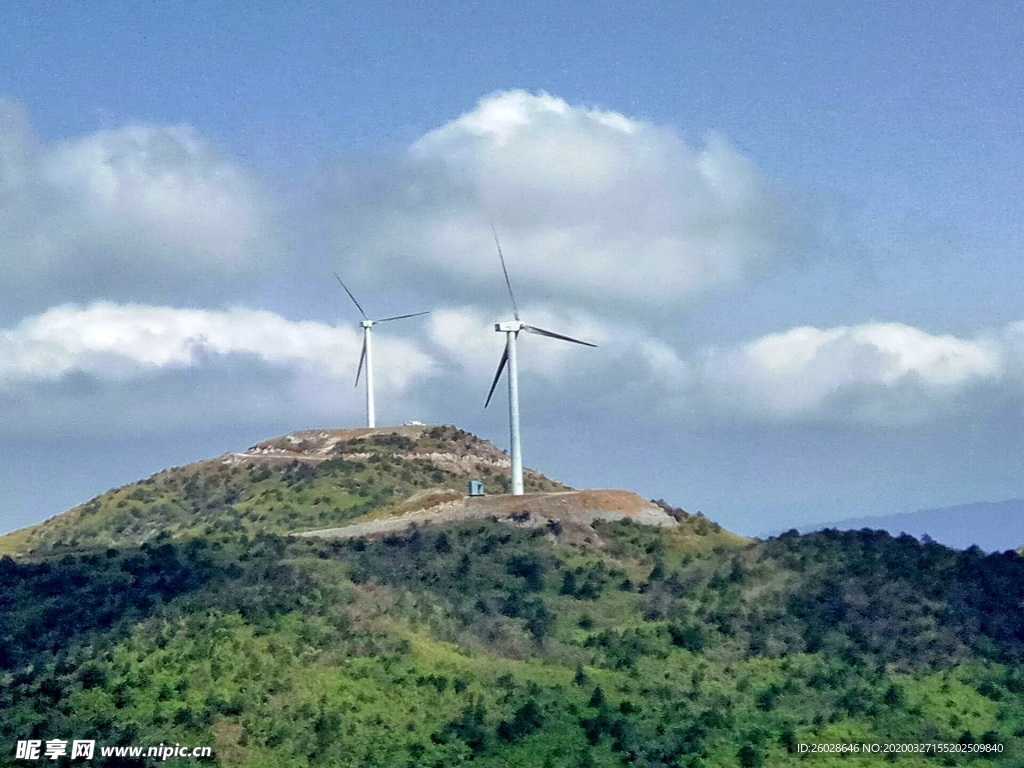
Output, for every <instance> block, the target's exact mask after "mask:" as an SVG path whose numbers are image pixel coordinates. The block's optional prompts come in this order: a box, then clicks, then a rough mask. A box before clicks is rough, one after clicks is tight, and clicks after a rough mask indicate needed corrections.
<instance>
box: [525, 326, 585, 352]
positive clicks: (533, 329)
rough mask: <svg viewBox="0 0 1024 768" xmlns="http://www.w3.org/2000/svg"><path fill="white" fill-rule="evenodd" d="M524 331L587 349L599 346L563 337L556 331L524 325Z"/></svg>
mask: <svg viewBox="0 0 1024 768" xmlns="http://www.w3.org/2000/svg"><path fill="white" fill-rule="evenodd" d="M523 330H524V331H526V332H527V333H535V334H537V335H538V336H547V337H548V338H551V339H561V340H562V341H571V342H572V343H573V344H582V345H583V346H585V347H596V346H597V344H591V343H590V342H589V341H580V340H579V339H574V338H573V337H572V336H563V335H562V334H560V333H555V332H554V331H545V330H544V329H543V328H538V327H536V326H535V325H524V326H523Z"/></svg>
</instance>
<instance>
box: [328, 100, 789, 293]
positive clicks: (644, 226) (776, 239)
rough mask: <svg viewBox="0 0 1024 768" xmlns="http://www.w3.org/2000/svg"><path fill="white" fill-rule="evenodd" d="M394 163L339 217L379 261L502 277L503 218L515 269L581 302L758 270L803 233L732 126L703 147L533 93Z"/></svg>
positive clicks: (474, 114) (689, 286)
mask: <svg viewBox="0 0 1024 768" xmlns="http://www.w3.org/2000/svg"><path fill="white" fill-rule="evenodd" d="M397 175H398V177H399V178H398V180H397V181H396V182H394V187H393V188H392V189H390V190H388V191H387V192H384V193H378V194H374V195H371V196H370V199H366V198H365V197H363V198H362V199H361V202H359V203H354V204H353V205H352V206H351V207H350V213H352V212H355V214H357V216H358V217H362V218H363V219H364V220H365V221H368V222H370V223H369V224H366V223H364V224H362V225H360V224H358V223H356V224H354V223H353V220H354V218H355V217H354V216H348V217H344V219H343V222H344V224H343V226H344V228H345V235H346V236H351V232H352V229H353V226H354V227H356V228H359V227H360V226H362V227H363V229H362V233H361V235H360V237H359V238H355V240H353V241H350V242H352V243H353V244H355V245H358V246H359V248H360V250H361V252H363V253H372V254H373V255H374V256H375V258H376V259H378V260H379V261H378V262H376V263H378V264H380V263H382V264H384V265H386V267H387V268H388V269H389V271H390V270H394V268H395V266H396V264H397V263H398V262H399V261H400V262H401V263H402V264H403V265H404V268H405V269H409V268H410V266H418V267H419V268H423V269H428V270H432V271H434V272H437V273H442V274H446V275H449V276H456V277H459V278H462V279H468V280H470V281H471V282H475V283H480V282H483V281H493V280H494V274H495V265H494V258H495V257H494V252H493V243H492V242H490V241H489V236H490V231H489V226H490V222H494V223H495V224H496V225H497V227H498V231H499V234H500V236H501V239H502V244H503V246H505V247H506V249H507V251H508V252H509V253H510V254H514V269H513V271H514V273H515V275H516V278H517V280H521V281H523V282H524V283H532V284H534V285H535V286H538V287H540V288H541V289H544V290H550V291H559V292H562V293H568V294H571V295H574V296H575V297H577V298H580V297H587V298H594V297H601V296H604V297H612V298H615V299H620V300H627V301H634V302H635V301H643V302H655V303H658V304H670V303H672V302H676V301H678V300H680V299H681V298H685V297H686V296H688V295H691V294H695V293H698V292H702V291H706V290H709V289H713V288H716V287H718V286H723V285H727V284H729V283H733V282H736V281H738V280H741V279H743V278H745V277H747V276H749V275H750V274H752V273H754V272H756V271H757V270H759V269H761V268H762V267H763V266H764V265H765V264H767V263H768V262H770V261H771V260H772V259H774V258H775V257H777V256H779V254H780V253H781V252H782V251H783V250H784V249H785V247H786V245H787V242H788V239H789V237H790V234H791V229H792V226H791V222H790V220H789V216H788V212H787V209H786V206H785V205H784V204H783V202H782V201H781V200H780V198H779V196H778V195H777V194H776V193H775V192H774V191H773V190H772V189H771V186H770V185H769V183H768V182H767V181H766V180H765V178H764V177H763V175H762V174H761V173H760V172H759V171H758V170H757V168H756V167H755V166H754V164H753V163H752V162H751V161H750V160H748V159H747V158H746V157H744V156H743V155H742V154H741V153H740V152H739V151H737V150H736V149H735V148H734V147H732V146H731V145H730V144H729V143H728V142H727V141H726V140H725V139H724V138H722V137H720V136H709V137H708V138H707V139H706V141H705V142H704V144H703V146H702V147H699V148H693V147H691V146H689V145H688V144H687V143H686V142H685V141H684V140H683V139H682V138H681V137H680V136H679V134H678V133H676V132H675V131H674V130H672V129H669V128H664V127H660V126H657V125H653V124H651V123H648V122H644V121H640V120H634V119H631V118H628V117H626V116H624V115H621V114H618V113H615V112H605V111H600V110H596V109H588V108H584V107H578V106H571V105H569V104H568V103H566V102H565V101H563V100H561V99H558V98H555V97H553V96H548V95H545V94H541V95H533V94H530V93H527V92H524V91H508V92H502V93H496V94H492V95H490V96H488V97H486V98H484V99H482V100H481V101H480V102H479V103H478V104H477V106H476V108H475V109H473V110H472V111H470V112H468V113H467V114H464V115H462V116H461V117H459V118H457V119H455V120H453V121H451V122H449V123H447V124H446V125H443V126H441V127H440V128H438V129H436V130H434V131H431V132H430V133H428V134H426V135H425V136H423V137H422V138H421V139H419V140H418V141H417V142H415V143H414V144H413V146H412V147H411V148H410V149H409V152H408V156H407V158H406V163H405V164H404V165H403V166H402V168H401V169H400V170H399V171H398V172H397ZM350 183H352V185H353V188H354V189H355V188H356V187H358V186H359V185H358V184H356V182H355V181H352V180H350ZM358 195H363V196H365V195H366V192H365V190H364V189H362V188H361V187H360V188H359V189H358ZM358 195H356V194H355V193H354V194H353V198H354V197H356V196H358ZM371 209H372V210H371ZM364 266H365V268H366V269H367V270H370V269H372V268H373V267H374V264H372V263H371V260H370V259H369V258H367V259H366V262H365V265H364Z"/></svg>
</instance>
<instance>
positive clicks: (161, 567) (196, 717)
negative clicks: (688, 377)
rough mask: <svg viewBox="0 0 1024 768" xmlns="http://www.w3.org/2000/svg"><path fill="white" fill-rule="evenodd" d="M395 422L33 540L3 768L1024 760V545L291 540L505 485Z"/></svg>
mask: <svg viewBox="0 0 1024 768" xmlns="http://www.w3.org/2000/svg"><path fill="white" fill-rule="evenodd" d="M380 432H381V431H379V430H378V431H377V433H375V434H368V435H363V436H359V437H357V438H350V437H344V436H338V435H335V436H334V438H338V440H336V441H335V442H331V443H326V442H324V441H323V440H321V441H320V443H318V444H316V445H312V447H310V448H308V454H302V450H306V449H302V448H301V446H300V445H299V443H297V442H295V441H294V440H293V441H292V442H293V443H294V445H293V448H294V450H292V449H288V451H290V452H291V453H295V454H297V455H306V456H307V460H299V459H292V458H290V453H289V455H275V454H273V452H272V451H271V453H266V452H265V451H266V450H268V449H272V448H274V446H273V445H270V444H269V443H268V444H267V445H264V446H263V448H260V451H264V453H259V451H257V452H255V453H252V452H250V453H251V456H250V458H248V459H241V458H236V459H231V458H230V457H227V458H226V457H222V458H220V459H218V460H215V461H211V462H204V463H202V464H199V465H192V466H191V467H186V468H182V469H179V470H171V471H169V472H165V473H161V474H160V475H157V476H155V477H154V478H152V479H151V480H149V481H144V482H143V483H140V484H136V485H134V486H128V487H126V488H122V489H117V490H115V491H111V492H110V493H108V494H105V495H104V496H102V497H100V498H99V499H97V500H94V501H93V502H90V503H89V504H87V505H85V506H83V507H79V508H76V510H73V511H72V512H70V513H68V514H67V515H66V516H64V517H61V518H55V519H54V520H51V521H48V523H47V524H44V525H42V526H37V527H36V528H35V529H33V530H32V531H30V532H28V533H26V532H21V533H19V534H17V535H14V536H13V537H11V538H9V539H8V542H7V544H6V546H7V548H8V551H13V552H16V553H19V554H17V556H16V557H15V558H13V559H12V558H11V557H4V558H0V735H2V744H3V745H4V746H3V747H2V750H3V751H2V752H0V764H2V765H6V764H10V765H27V764H31V763H30V762H26V761H19V760H16V759H15V758H14V745H15V743H16V742H17V741H18V740H19V739H21V740H24V739H33V738H34V739H40V740H46V739H55V738H62V739H71V738H90V739H95V740H96V741H97V744H98V745H107V746H110V745H117V744H120V745H157V744H160V743H164V744H173V743H180V744H182V745H190V746H204V745H209V746H212V747H214V752H215V756H216V757H215V760H213V761H209V760H206V761H202V760H197V759H192V758H188V759H184V758H181V759H176V758H172V759H170V760H167V761H166V762H164V763H163V764H165V765H181V766H184V765H190V766H195V765H208V764H217V765H223V766H266V767H267V768H278V767H280V766H284V767H287V766H449V765H462V764H467V763H472V764H473V765H480V766H495V767H497V766H502V767H504V766H573V767H574V768H575V767H576V766H658V765H665V766H672V765H679V766H758V765H765V766H776V765H778V766H786V765H804V764H814V765H822V766H828V765H833V764H835V765H843V766H859V765H865V766H866V765H877V764H879V762H884V761H886V759H887V758H885V757H883V756H878V755H872V756H865V755H863V754H847V755H846V756H834V755H833V756H813V757H809V756H807V755H803V756H802V755H801V752H800V745H801V744H809V743H817V744H822V743H847V744H854V743H856V744H862V743H864V742H878V743H881V744H883V745H884V744H885V743H903V744H925V743H927V744H941V745H943V746H942V749H945V750H954V749H955V750H960V751H959V752H956V753H953V752H944V753H941V754H935V755H931V756H923V755H915V754H907V753H903V754H899V755H893V756H891V757H890V758H889V759H891V760H894V761H895V762H898V763H899V764H901V765H905V766H925V765H928V766H932V765H974V764H978V765H1006V766H1011V765H1012V766H1020V765H1022V764H1024V752H1022V751H1021V750H1022V748H1024V696H1022V694H1024V615H1022V612H1021V610H1020V606H1021V605H1022V604H1024V558H1022V557H1020V556H1019V555H1017V554H1015V553H1006V554H1002V555H989V556H985V555H984V554H982V553H981V552H980V551H977V550H973V551H967V552H957V551H952V550H948V549H945V548H943V547H942V546H940V545H937V544H934V543H928V544H920V543H918V542H917V541H915V540H914V539H911V538H909V537H900V538H893V537H890V536H888V535H887V534H882V533H872V532H867V531H862V532H849V533H838V532H834V531H831V532H829V531H826V532H821V533H816V534H812V535H808V536H799V535H797V534H795V533H791V534H786V535H784V536H781V537H778V538H776V539H773V540H769V541H764V542H751V541H748V540H744V539H742V538H741V537H737V536H734V535H732V534H729V533H728V532H727V531H724V530H722V529H721V528H719V527H718V526H717V525H715V524H714V523H712V522H711V521H709V520H707V519H706V518H704V517H703V516H699V515H687V514H686V513H684V512H682V511H681V510H671V512H672V514H673V517H675V518H676V519H677V520H678V521H679V523H680V524H679V525H678V526H676V527H672V528H654V527H646V526H642V525H638V524H635V523H632V522H629V521H617V522H603V523H601V522H597V523H594V524H593V530H594V533H595V537H594V539H593V541H591V542H590V543H583V542H581V540H580V539H579V538H578V537H576V538H572V537H569V536H568V535H563V532H562V531H561V530H560V525H559V524H558V523H557V522H555V523H552V524H550V525H547V526H545V527H539V528H529V527H522V526H517V525H514V524H509V523H506V522H499V521H493V520H479V521H472V522H462V523H454V524H451V525H445V526H426V527H422V528H412V529H411V530H409V531H406V532H403V533H400V534H388V535H386V536H383V537H381V538H378V539H372V540H368V539H365V538H355V539H350V540H344V541H342V540H322V539H308V538H295V537H290V536H287V535H285V534H286V533H288V532H291V531H295V530H301V529H305V528H311V527H318V526H319V527H328V526H331V525H338V524H340V523H344V522H345V521H350V520H354V519H356V518H357V517H359V516H363V515H367V514H370V516H371V517H372V516H373V512H374V510H376V509H379V508H380V507H384V506H388V505H392V506H394V505H397V506H401V503H402V502H403V501H404V500H406V499H408V497H409V496H411V495H412V494H414V493H417V492H422V491H423V490H424V489H427V488H446V487H447V488H451V489H453V490H457V489H460V488H462V487H464V485H463V484H464V477H465V474H464V473H462V471H461V470H459V469H458V467H459V466H463V467H469V469H468V470H467V471H470V472H472V473H473V474H474V475H476V474H479V475H481V476H483V477H484V479H485V480H486V482H488V484H489V485H490V487H491V488H492V489H493V490H495V491H497V490H500V487H501V483H500V480H499V479H498V477H499V474H498V472H497V471H496V470H495V471H494V472H493V473H492V474H491V475H489V476H488V475H485V474H484V473H482V472H478V471H477V470H479V469H480V468H481V467H482V465H481V464H474V463H473V462H474V460H475V459H474V456H475V455H476V454H475V453H474V452H477V453H478V454H479V456H481V457H483V459H484V461H483V463H484V464H486V463H487V462H488V461H491V460H492V459H493V461H494V462H498V461H500V456H499V454H500V452H497V451H496V450H495V449H493V446H489V444H485V443H483V442H482V441H477V439H476V438H473V437H472V436H471V435H467V434H466V433H462V432H459V431H457V430H454V429H453V428H448V427H445V428H424V429H423V430H421V431H420V432H419V433H417V434H415V435H413V436H409V435H403V434H397V433H396V434H394V435H390V436H389V435H387V434H381V433H380ZM342 437H344V442H345V445H344V446H343V450H337V451H335V448H337V445H338V442H339V441H341V438H342ZM334 438H332V440H333V439H334ZM352 439H355V441H356V442H355V443H351V442H349V440H352ZM314 442H315V441H314ZM328 445H329V446H330V450H331V451H335V452H336V453H338V454H339V455H336V456H329V457H325V455H324V451H325V450H327V449H326V448H325V446H328ZM488 446H489V447H488ZM279 447H280V446H279ZM275 450H276V449H275ZM281 450H282V451H283V450H284V448H282V449H281ZM288 451H285V453H288ZM491 451H494V453H493V454H492V453H490V452H491ZM257 454H259V455H261V456H263V457H264V458H262V459H256V458H252V457H253V456H256V455H257ZM314 454H315V455H314ZM341 454H344V455H341ZM357 454H358V455H357ZM270 456H274V458H268V457H270ZM453 457H455V458H453ZM487 457H491V458H487ZM530 482H531V483H532V484H533V486H532V487H534V488H540V487H545V488H546V489H553V488H557V487H559V486H558V485H557V484H556V483H553V481H549V480H547V479H545V478H542V477H541V476H539V475H533V476H532V479H531V481H530ZM140 491H141V493H138V492H140ZM527 499H528V497H527ZM122 501H126V503H125V504H123V505H122V504H121V502H122ZM524 504H527V505H528V501H526V502H524ZM663 506H664V507H666V508H667V505H663ZM87 509H88V510H90V511H86V510H87ZM668 509H671V508H668ZM136 510H138V511H136ZM5 538H6V537H5ZM0 541H3V539H0ZM883 748H884V747H883ZM46 762H47V764H61V765H63V764H78V763H80V762H81V761H76V762H75V763H68V762H67V761H66V760H64V761H49V760H47V761H46ZM94 763H95V764H100V765H146V764H156V762H151V763H147V762H146V761H145V760H139V759H132V758H100V757H99V756H97V758H96V759H95V760H94Z"/></svg>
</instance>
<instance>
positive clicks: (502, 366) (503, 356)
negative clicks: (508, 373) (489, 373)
mask: <svg viewBox="0 0 1024 768" xmlns="http://www.w3.org/2000/svg"><path fill="white" fill-rule="evenodd" d="M507 362H508V345H507V344H506V345H505V351H504V352H502V353H501V362H500V363H498V372H497V373H496V374H494V381H492V382H491V391H490V392H488V393H487V402H486V403H484V408H486V407H487V406H488V405H490V404H491V396H492V395H494V388H495V387H496V386H498V379H500V378H501V372H502V371H504V370H505V363H507Z"/></svg>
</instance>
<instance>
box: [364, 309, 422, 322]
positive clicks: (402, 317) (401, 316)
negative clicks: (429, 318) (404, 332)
mask: <svg viewBox="0 0 1024 768" xmlns="http://www.w3.org/2000/svg"><path fill="white" fill-rule="evenodd" d="M429 314H430V310H429V309H428V310H427V311H426V312H413V313H412V314H411V315H395V316H394V317H384V318H381V319H380V320H374V321H373V322H375V323H386V322H387V321H388V320H404V319H405V318H407V317H419V316H420V315H429Z"/></svg>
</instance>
